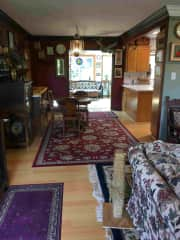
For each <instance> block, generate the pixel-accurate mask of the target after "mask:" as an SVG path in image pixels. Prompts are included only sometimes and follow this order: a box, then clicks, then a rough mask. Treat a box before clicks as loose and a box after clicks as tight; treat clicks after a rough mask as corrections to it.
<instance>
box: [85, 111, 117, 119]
mask: <svg viewBox="0 0 180 240" xmlns="http://www.w3.org/2000/svg"><path fill="white" fill-rule="evenodd" d="M117 117H118V116H117V115H116V114H115V113H114V112H110V111H109V112H108V111H107V112H89V119H104V118H117Z"/></svg>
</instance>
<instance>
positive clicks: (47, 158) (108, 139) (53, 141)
mask: <svg viewBox="0 0 180 240" xmlns="http://www.w3.org/2000/svg"><path fill="white" fill-rule="evenodd" d="M136 142H137V139H135V137H133V136H132V135H131V134H130V133H129V131H128V130H127V129H126V128H125V127H124V126H123V125H122V124H121V123H120V122H119V120H118V119H116V118H108V119H107V118H106V119H90V120H89V126H88V127H87V128H86V129H85V130H84V131H82V132H81V134H80V136H77V135H75V134H69V135H67V136H65V137H63V136H62V131H61V127H60V126H58V124H56V125H55V124H54V125H51V124H50V125H49V127H48V129H47V132H46V135H45V137H44V138H43V140H42V143H41V146H40V149H39V151H38V153H37V155H36V158H35V161H34V163H33V167H42V166H60V165H75V164H78V165H80V164H94V163H105V162H112V161H113V158H114V153H115V151H116V150H121V151H122V152H127V150H128V147H129V146H130V145H132V144H135V143H136Z"/></svg>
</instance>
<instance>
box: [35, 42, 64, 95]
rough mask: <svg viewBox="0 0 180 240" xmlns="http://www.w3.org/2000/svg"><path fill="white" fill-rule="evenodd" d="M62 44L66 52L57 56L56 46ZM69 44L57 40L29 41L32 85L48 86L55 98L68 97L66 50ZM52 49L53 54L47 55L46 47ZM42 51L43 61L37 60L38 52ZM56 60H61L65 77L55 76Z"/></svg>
mask: <svg viewBox="0 0 180 240" xmlns="http://www.w3.org/2000/svg"><path fill="white" fill-rule="evenodd" d="M37 42H40V49H39V50H38V49H36V48H35V46H34V45H35V44H36V43H37ZM59 43H61V44H63V45H64V46H65V47H66V52H65V53H64V54H62V55H58V54H57V53H56V51H55V48H56V45H57V44H59ZM68 44H69V42H67V41H62V40H60V41H58V40H47V39H46V38H45V39H40V40H37V39H36V40H31V58H32V80H33V85H36V86H48V88H50V89H52V90H53V92H54V94H55V96H58V97H63V96H67V95H68V88H69V87H68V75H69V73H68V50H67V49H68V48H69V45H68ZM48 46H50V47H53V49H54V54H53V55H47V52H46V51H47V47H48ZM40 51H44V54H45V57H44V59H39V55H38V54H39V52H40ZM56 58H63V59H64V64H65V75H64V76H61V77H57V76H56Z"/></svg>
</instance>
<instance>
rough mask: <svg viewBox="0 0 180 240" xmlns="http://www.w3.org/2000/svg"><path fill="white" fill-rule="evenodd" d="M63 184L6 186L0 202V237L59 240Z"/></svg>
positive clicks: (6, 238)
mask: <svg viewBox="0 0 180 240" xmlns="http://www.w3.org/2000/svg"><path fill="white" fill-rule="evenodd" d="M62 201H63V183H50V184H33V185H19V186H10V187H9V189H8V191H7V192H6V193H5V195H4V197H3V199H2V200H1V203H0V239H1V240H60V239H61V216H62Z"/></svg>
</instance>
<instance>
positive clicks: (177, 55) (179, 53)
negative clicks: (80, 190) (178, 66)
mask: <svg viewBox="0 0 180 240" xmlns="http://www.w3.org/2000/svg"><path fill="white" fill-rule="evenodd" d="M170 61H177V62H179V61H180V42H176V43H171V48H170Z"/></svg>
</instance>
